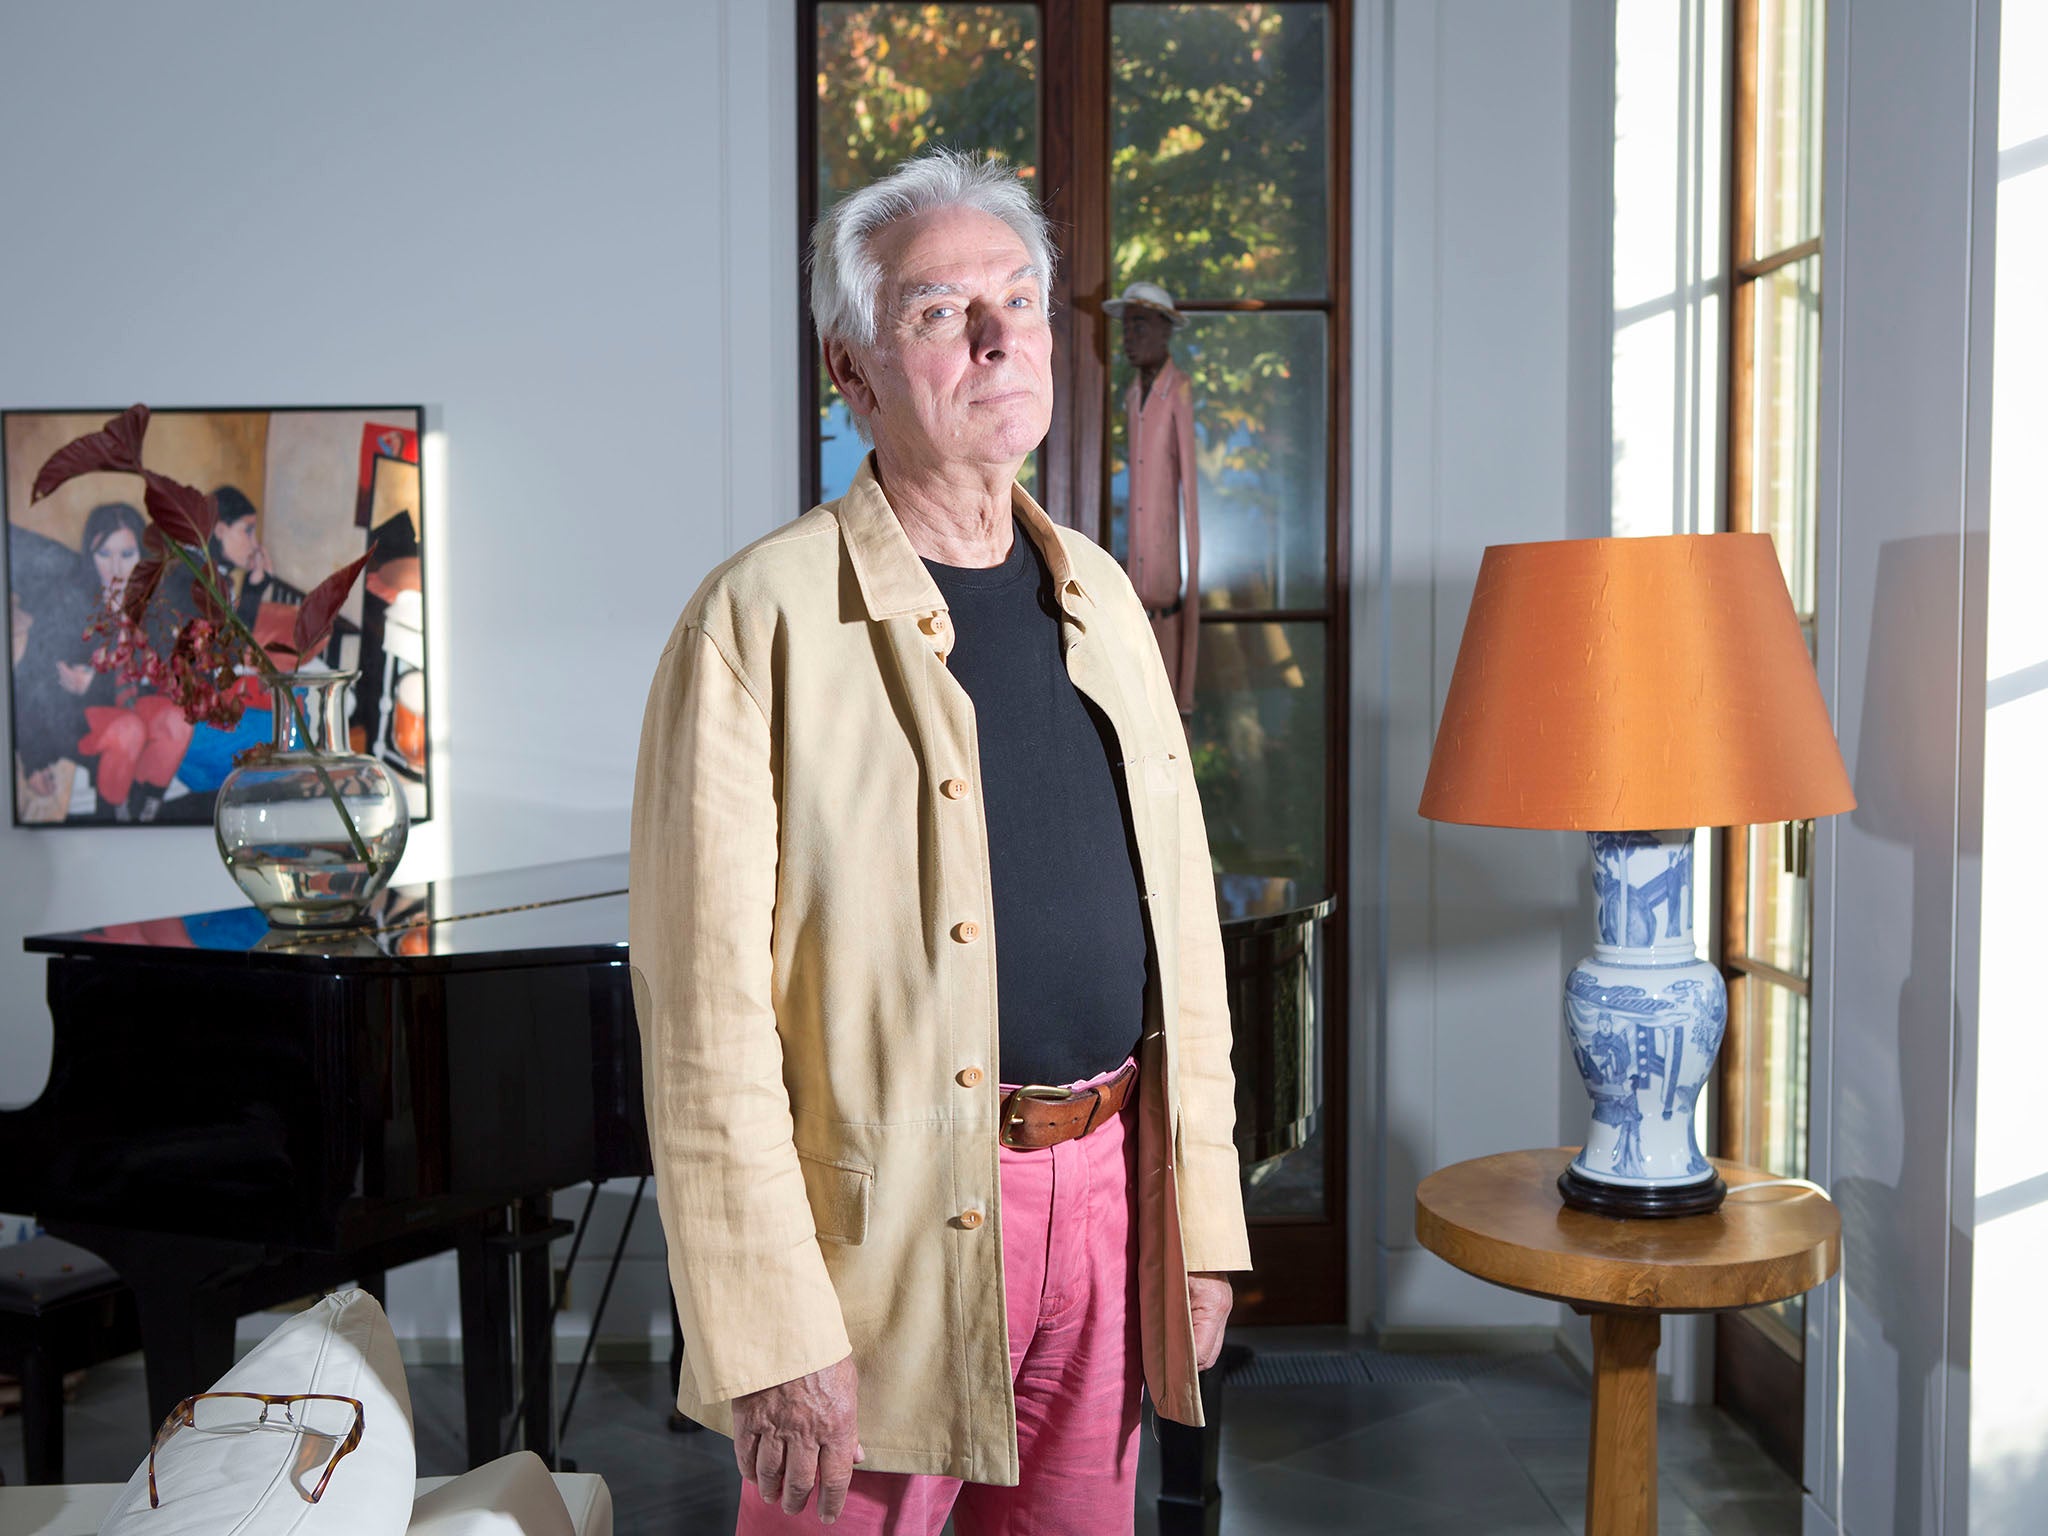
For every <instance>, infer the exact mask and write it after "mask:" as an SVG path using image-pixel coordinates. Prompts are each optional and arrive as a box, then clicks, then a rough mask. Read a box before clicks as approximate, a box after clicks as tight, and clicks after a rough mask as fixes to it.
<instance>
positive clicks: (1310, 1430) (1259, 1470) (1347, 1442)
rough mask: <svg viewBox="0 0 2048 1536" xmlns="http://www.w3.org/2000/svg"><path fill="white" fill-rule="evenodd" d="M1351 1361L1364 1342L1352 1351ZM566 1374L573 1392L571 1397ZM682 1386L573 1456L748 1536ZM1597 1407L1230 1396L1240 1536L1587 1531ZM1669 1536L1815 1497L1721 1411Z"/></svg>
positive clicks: (1522, 1365) (98, 1432)
mask: <svg viewBox="0 0 2048 1536" xmlns="http://www.w3.org/2000/svg"><path fill="white" fill-rule="evenodd" d="M1332 1338H1333V1335H1332V1333H1331V1331H1330V1330H1314V1331H1313V1332H1303V1333H1300V1334H1298V1335H1297V1334H1293V1333H1292V1332H1291V1331H1290V1330H1281V1329H1265V1330H1259V1331H1258V1333H1257V1335H1256V1337H1255V1339H1254V1347H1257V1348H1267V1349H1314V1348H1325V1347H1328V1346H1329V1345H1330V1344H1331V1342H1332ZM1349 1342H1350V1343H1351V1344H1352V1345H1353V1346H1357V1345H1360V1344H1362V1342H1363V1341H1358V1340H1352V1341H1349ZM408 1377H409V1380H410V1382H411V1384H412V1389H413V1402H414V1418H415V1420H416V1422H417V1425H418V1430H417V1434H416V1437H415V1438H416V1441H417V1445H418V1449H419V1465H420V1471H421V1473H422V1474H423V1475H425V1474H431V1473H437V1472H456V1471H460V1470H461V1469H462V1467H463V1465H464V1458H463V1452H462V1447H461V1444H460V1434H459V1429H458V1426H459V1425H460V1423H461V1377H460V1373H459V1370H458V1369H457V1368H456V1367H453V1366H414V1367H412V1368H411V1370H410V1371H409V1373H408ZM566 1382H567V1374H566V1372H565V1373H564V1385H565V1387H566ZM667 1407H668V1385H667V1375H666V1372H665V1370H664V1369H663V1368H662V1367H661V1366H659V1365H653V1364H617V1363H613V1364H599V1365H596V1366H593V1367H592V1369H591V1373H590V1375H589V1376H588V1377H587V1378H586V1379H585V1381H584V1383H583V1389H582V1395H581V1396H580V1397H579V1399H578V1401H577V1404H576V1409H575V1415H574V1418H573V1419H572V1420H571V1423H570V1426H569V1435H568V1439H567V1441H566V1442H565V1444H564V1452H565V1454H566V1455H567V1456H568V1457H569V1458H570V1459H571V1460H573V1461H574V1462H575V1463H576V1464H577V1467H578V1468H579V1470H582V1471H585V1472H601V1473H602V1474H604V1477H605V1479H606V1481H607V1482H608V1483H609V1484H610V1485H611V1490H612V1497H613V1500H614V1502H615V1505H616V1508H617V1513H618V1529H619V1532H620V1533H621V1536H637V1533H641V1532H661V1533H663V1536H686V1533H695V1532H712V1533H717V1532H725V1531H730V1530H731V1529H732V1520H733V1511H734V1509H735V1507H736V1501H737V1499H738V1497H739V1480H738V1477H737V1475H736V1474H735V1473H734V1471H733V1464H732V1452H731V1447H730V1444H729V1442H727V1441H726V1440H725V1439H724V1438H723V1437H721V1436H718V1435H714V1434H710V1433H697V1434H688V1435H675V1434H671V1433H670V1432H669V1430H668V1428H667V1413H666V1410H667ZM1586 1417H1587V1399H1586V1388H1585V1384H1584V1382H1583V1380H1582V1379H1581V1378H1580V1377H1579V1376H1578V1374H1577V1373H1576V1372H1575V1371H1574V1370H1573V1369H1572V1368H1571V1367H1570V1366H1569V1365H1568V1364H1567V1363H1566V1362H1565V1361H1564V1360H1562V1359H1561V1358H1560V1357H1558V1356H1555V1355H1527V1356H1518V1357H1515V1358H1514V1359H1512V1360H1509V1361H1506V1362H1504V1363H1502V1364H1501V1365H1500V1366H1499V1367H1498V1368H1496V1369H1492V1370H1486V1371H1481V1372H1479V1373H1477V1374H1474V1375H1471V1376H1469V1377H1468V1378H1466V1379H1464V1380H1457V1381H1421V1382H1401V1383H1372V1384H1363V1383H1361V1384H1355V1385H1342V1386H1283V1387H1233V1388H1231V1389H1229V1391H1228V1395H1227V1406H1226V1408H1225V1425H1224V1438H1223V1461H1222V1469H1221V1474H1220V1482H1221V1484H1222V1487H1223V1498H1224V1506H1223V1507H1224V1514H1223V1529H1224V1531H1226V1532H1229V1533H1244V1536H1252V1533H1256V1536H1294V1533H1297V1532H1309V1531H1315V1532H1327V1531H1346V1532H1350V1531H1360V1532H1374V1533H1385V1536H1525V1533H1526V1536H1535V1533H1539V1532H1540V1533H1542V1536H1559V1533H1561V1532H1569V1531H1578V1530H1582V1529H1583V1528H1584V1519H1585V1495H1586ZM143 1420H144V1412H143V1406H142V1375H141V1371H140V1369H139V1368H138V1367H137V1365H136V1364H135V1363H134V1362H126V1361H124V1362H120V1363H118V1364H116V1365H113V1366H109V1367H105V1368H103V1369H101V1370H99V1371H96V1372H94V1373H93V1374H92V1375H91V1376H90V1377H88V1378H87V1380H86V1382H85V1384H84V1386H83V1388H82V1389H81V1391H80V1393H79V1396H78V1399H77V1401H76V1402H74V1403H73V1404H72V1406H71V1409H70V1412H69V1415H68V1418H67V1430H68V1434H69V1457H68V1464H67V1473H68V1475H69V1476H70V1477H71V1478H72V1479H73V1480H74V1481H79V1482H119V1481H122V1480H124V1479H125V1478H126V1477H127V1476H128V1474H129V1472H130V1471H132V1470H133V1468H134V1466H135V1463H136V1461H137V1460H139V1459H140V1458H141V1455H142V1452H143V1450H144V1448H145V1447H146V1444H147V1441H148V1426H147V1425H146V1424H145V1423H144V1422H143ZM1659 1434H1660V1437H1661V1438H1660V1450H1661V1456H1660V1467H1661V1490H1660V1497H1659V1512H1660V1520H1659V1527H1658V1528H1659V1530H1660V1531H1664V1532H1691V1533H1699V1532H1713V1533H1717V1536H1718V1533H1729V1536H1736V1533H1745V1536H1746V1533H1752V1532H1786V1533H1796V1532H1797V1531H1798V1530H1799V1492H1798V1489H1797V1488H1796V1487H1795V1486H1794V1484H1793V1483H1792V1481H1791V1480H1790V1479H1789V1478H1787V1477H1786V1476H1785V1475H1784V1474H1783V1473H1782V1472H1780V1471H1779V1470H1778V1469H1777V1467H1776V1466H1774V1465H1773V1464H1772V1463H1771V1462H1770V1461H1769V1460H1768V1459H1767V1458H1766V1457H1765V1456H1764V1454H1763V1453H1762V1452H1761V1451H1760V1450H1758V1449H1757V1447H1756V1445H1755V1443H1754V1442H1753V1441H1751V1440H1750V1438H1749V1437H1748V1436H1747V1435H1746V1434H1745V1433H1743V1431H1742V1430H1741V1429H1739V1428H1737V1427H1736V1426H1735V1425H1734V1424H1733V1423H1731V1422H1730V1421H1729V1420H1728V1419H1726V1418H1724V1417H1723V1416H1722V1415H1720V1414H1719V1413H1716V1412H1715V1411H1713V1410H1712V1409H1707V1408H1675V1407H1670V1406H1667V1407H1665V1408H1664V1410H1663V1412H1662V1414H1661V1415H1660V1418H1659ZM1151 1452H1152V1445H1151V1441H1150V1437H1149V1434H1148V1435H1147V1438H1146V1441H1145V1466H1144V1471H1143V1474H1142V1478H1141V1482H1140V1487H1141V1489H1144V1490H1147V1494H1148V1497H1147V1498H1141V1500H1140V1507H1139V1512H1138V1531H1139V1532H1140V1533H1144V1536H1149V1533H1152V1532H1154V1531H1155V1529H1156V1527H1155V1523H1154V1520H1153V1518H1152V1510H1151V1507H1150V1505H1149V1502H1148V1498H1149V1492H1150V1491H1151V1490H1155V1489H1156V1488H1157V1481H1158V1474H1157V1471H1156V1466H1155V1463H1154V1458H1153V1456H1152V1454H1151ZM0 1468H5V1469H6V1470H7V1472H8V1473H9V1475H10V1477H12V1478H13V1479H15V1480H19V1478H20V1476H21V1423H20V1420H19V1419H18V1418H15V1417H9V1418H7V1419H4V1420H0Z"/></svg>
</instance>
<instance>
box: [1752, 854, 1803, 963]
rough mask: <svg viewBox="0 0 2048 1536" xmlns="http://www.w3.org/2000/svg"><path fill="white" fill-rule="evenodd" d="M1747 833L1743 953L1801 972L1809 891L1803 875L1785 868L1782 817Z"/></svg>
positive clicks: (1764, 961)
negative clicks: (1746, 930) (1746, 910)
mask: <svg viewBox="0 0 2048 1536" xmlns="http://www.w3.org/2000/svg"><path fill="white" fill-rule="evenodd" d="M1748 834H1749V933H1748V935H1747V953H1748V954H1749V955H1750V956H1751V958H1753V959H1757V960H1761V961H1763V963H1764V964H1766V965H1769V966H1775V967H1776V968H1777V969H1779V970H1781V971H1785V972H1787V973H1789V974H1791V975H1793V976H1800V977H1804V976H1806V975H1808V973H1809V971H1810V969H1811V966H1812V963H1813V962H1812V939H1811V936H1810V934H1809V931H1808V926H1807V916H1808V914H1809V913H1810V912H1811V911H1812V910H1813V893H1812V891H1811V889H1810V888H1809V883H1808V882H1807V880H1805V879H1804V878H1803V877H1801V876H1799V875H1788V874H1786V873H1785V823H1783V822H1782V821H1775V822H1772V823H1770V824H1769V825H1768V826H1759V827H1750V828H1748Z"/></svg>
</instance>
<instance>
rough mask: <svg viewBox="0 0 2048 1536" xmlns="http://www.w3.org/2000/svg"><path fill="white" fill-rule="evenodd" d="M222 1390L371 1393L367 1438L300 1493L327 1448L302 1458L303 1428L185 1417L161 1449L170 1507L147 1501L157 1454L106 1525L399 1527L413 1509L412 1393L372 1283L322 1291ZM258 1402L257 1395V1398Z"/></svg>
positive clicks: (120, 1529) (297, 1530) (224, 1533)
mask: <svg viewBox="0 0 2048 1536" xmlns="http://www.w3.org/2000/svg"><path fill="white" fill-rule="evenodd" d="M213 1390H215V1391H220V1392H264V1393H270V1394H273V1395H277V1394H285V1393H293V1392H333V1393H339V1394H340V1395H341V1396H344V1397H353V1398H357V1399H359V1400H360V1401H361V1402H362V1405H363V1440H362V1444H360V1445H358V1446H357V1447H356V1448H355V1449H354V1450H353V1451H350V1452H349V1453H348V1454H347V1455H346V1456H344V1457H342V1458H341V1462H340V1464H339V1465H337V1466H336V1467H335V1469H334V1476H333V1477H332V1478H330V1479H329V1480H328V1484H327V1491H326V1493H324V1494H323V1495H322V1496H321V1498H320V1502H319V1503H317V1504H308V1503H307V1502H306V1501H305V1499H304V1498H303V1497H301V1495H300V1492H299V1489H300V1487H301V1486H303V1487H304V1488H305V1489H306V1491H308V1492H310V1491H311V1490H312V1488H313V1486H314V1485H315V1484H316V1483H318V1482H319V1480H320V1474H321V1472H322V1471H323V1470H324V1469H325V1466H326V1458H325V1457H324V1456H323V1457H320V1458H319V1459H318V1461H317V1462H316V1464H315V1465H314V1466H313V1467H312V1469H311V1470H310V1471H306V1470H304V1469H302V1468H299V1467H297V1466H295V1462H296V1461H297V1460H298V1453H299V1452H300V1451H301V1449H302V1442H303V1441H304V1437H302V1436H298V1435H290V1434H280V1435H270V1434H248V1435H219V1434H213V1435H209V1434H204V1433H200V1432H196V1431H194V1430H192V1429H189V1428H188V1429H180V1430H178V1431H177V1432H176V1433H175V1434H173V1435H172V1436H171V1437H170V1438H169V1439H168V1440H166V1441H165V1442H164V1443H163V1446H162V1447H161V1448H160V1449H159V1450H158V1451H157V1456H156V1486H157V1492H158V1493H159V1494H160V1495H161V1496H162V1499H163V1504H162V1507H160V1508H157V1509H151V1508H150V1507H149V1484H148V1482H147V1480H146V1472H145V1469H146V1466H147V1462H146V1461H145V1463H144V1464H143V1465H142V1466H138V1467H136V1469H135V1475H134V1476H133V1477H131V1478H129V1479H128V1483H127V1486H126V1487H124V1488H123V1489H122V1490H121V1494H120V1496H119V1497H118V1498H117V1499H115V1501H114V1505H113V1508H112V1510H111V1511H110V1512H109V1514H108V1515H107V1518H106V1522H105V1523H104V1524H103V1525H101V1527H100V1536H283V1533H286V1532H290V1533H292V1536H329V1533H333V1536H401V1533H402V1532H403V1531H404V1530H405V1528H406V1522H407V1521H408V1520H409V1519H410V1518H411V1516H412V1500H413V1450H412V1398H411V1396H410V1395H409V1394H408V1393H407V1391H406V1388H405V1369H404V1367H403V1366H401V1365H400V1364H399V1360H398V1341H397V1340H396V1339H394V1338H393V1337H392V1336H391V1324H390V1322H389V1320H388V1319H386V1317H385V1316H384V1309H383V1308H382V1307H380V1306H378V1305H377V1301H376V1298H375V1297H373V1296H371V1295H370V1294H369V1292H367V1291H358V1290H350V1291H340V1292H337V1293H336V1294H334V1295H331V1296H326V1297H323V1298H322V1299H321V1300H319V1301H318V1302H315V1303H314V1304H313V1305H312V1306H310V1307H308V1308H307V1309H306V1310H305V1311H304V1312H301V1313H300V1314H299V1315H298V1316H296V1317H294V1318H291V1319H290V1320H288V1321H287V1322H285V1323H284V1324H283V1325H281V1326H280V1327H279V1328H278V1329H277V1330H276V1331H275V1332H273V1333H272V1334H271V1335H270V1337H269V1338H267V1339H265V1340H264V1341H263V1342H262V1343H261V1344H259V1345H257V1346H256V1348H254V1349H253V1350H251V1351H250V1352H249V1353H248V1354H246V1355H244V1356H243V1357H242V1358H241V1359H240V1360H239V1361H237V1362H236V1363H235V1365H234V1366H232V1367H231V1368H230V1369H229V1370H228V1373H227V1374H226V1375H225V1376H223V1377H221V1379H220V1380H219V1381H217V1382H215V1383H214V1385H213ZM251 1406H252V1407H253V1406H254V1405H253V1404H252V1405H251Z"/></svg>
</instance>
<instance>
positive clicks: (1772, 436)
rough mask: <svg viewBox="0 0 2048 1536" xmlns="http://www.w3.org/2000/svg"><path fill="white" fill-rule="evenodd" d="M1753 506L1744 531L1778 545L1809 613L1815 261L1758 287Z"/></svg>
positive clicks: (1814, 473) (1815, 476)
mask: <svg viewBox="0 0 2048 1536" xmlns="http://www.w3.org/2000/svg"><path fill="white" fill-rule="evenodd" d="M1755 313H1756V334H1755V337H1754V338H1753V345H1754V346H1755V349H1756V350H1755V361H1754V364H1753V367H1754V369H1755V372H1754V374H1753V378H1754V379H1755V407H1754V409H1755V412H1756V415H1755V420H1754V423H1753V430H1754V432H1755V437H1754V439H1753V441H1754V442H1755V445H1756V450H1755V458H1754V460H1753V463H1754V474H1753V476H1752V479H1753V483H1754V485H1755V491H1754V496H1755V501H1754V503H1753V505H1752V507H1751V509H1750V518H1751V521H1750V526H1751V527H1752V528H1754V529H1756V530H1757V531H1758V532H1760V533H1768V534H1769V535H1770V536H1771V539H1772V541H1773V542H1774V543H1775V544H1776V545H1777V546H1778V563H1779V564H1780V565H1782V566H1783V567H1784V570H1785V585H1786V586H1787V587H1788V588H1790V589H1791V592H1792V605H1793V607H1795V608H1797V609H1798V610H1799V612H1800V614H1801V615H1802V616H1806V615H1810V614H1811V613H1812V612H1813V604H1814V560H1815V544H1816V539H1815V531H1814V504H1815V502H1816V500H1817V499H1818V497H1819V494H1820V472H1819V448H1820V443H1819V435H1820V258H1819V257H1817V256H1809V257H1808V258H1807V259H1806V260H1804V261H1796V262H1793V263H1792V264H1791V265H1790V266H1784V267H1780V268H1778V270H1777V271H1775V272H1773V273H1771V274H1770V275H1769V276H1767V277H1763V278H1759V279H1758V280H1757V283H1756V305H1755Z"/></svg>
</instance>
